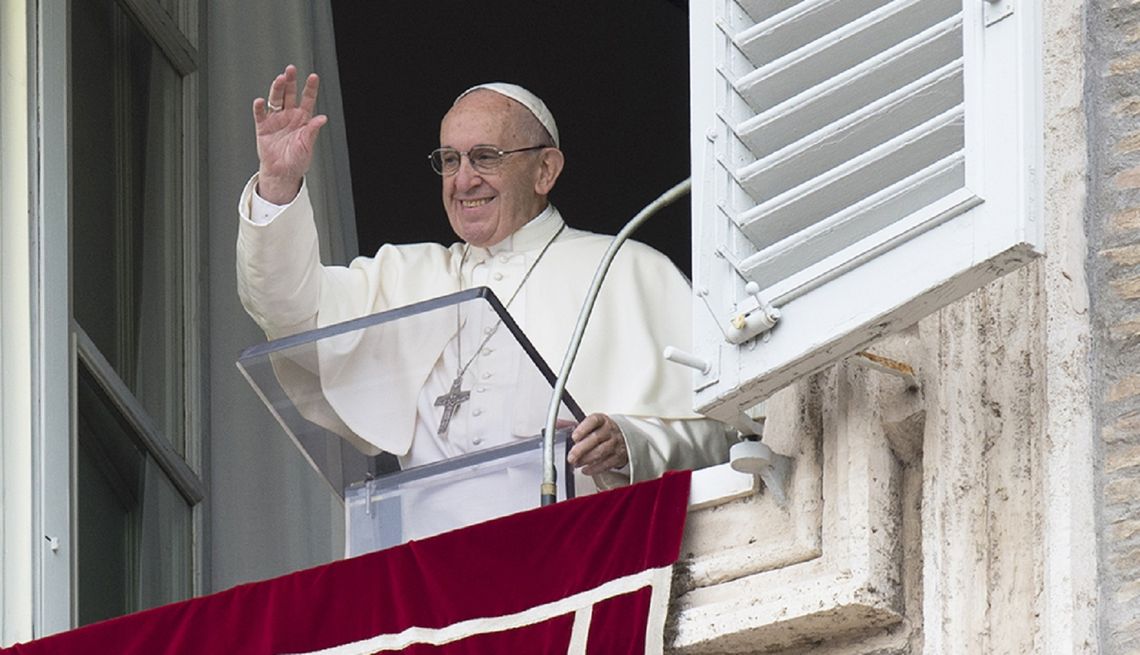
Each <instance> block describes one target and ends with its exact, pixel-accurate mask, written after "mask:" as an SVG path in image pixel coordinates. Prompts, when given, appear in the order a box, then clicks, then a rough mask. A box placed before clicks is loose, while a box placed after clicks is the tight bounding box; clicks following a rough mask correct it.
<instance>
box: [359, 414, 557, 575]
mask: <svg viewBox="0 0 1140 655" xmlns="http://www.w3.org/2000/svg"><path fill="white" fill-rule="evenodd" d="M569 435H570V430H569V428H567V429H562V430H559V431H558V432H557V433H556V435H555V462H556V467H557V470H558V479H559V480H567V481H568V485H566V486H563V485H560V486H559V491H558V500H560V501H561V500H565V499H566V497H567V491H569V492H570V493H569V495H571V496H572V495H573V476H572V475H571V476H570V477H569V478H567V477H565V475H564V474H565V471H566V468H565V465H564V463H565V458H566V442H567V438H568V437H569ZM541 480H542V438H541V437H535V438H532V439H527V440H525V441H522V442H520V443H516V444H507V445H504V446H498V447H496V448H492V449H488V450H484V451H480V452H477V453H471V454H469V455H464V456H462V457H453V458H451V459H445V460H441V461H439V462H436V463H434V464H425V465H423V466H417V467H415V468H411V469H408V470H405V471H399V472H396V473H390V474H387V475H383V476H381V477H378V478H374V479H371V480H365V481H363V482H358V483H356V484H353V485H350V486H349V487H348V489H346V490H345V496H344V505H345V521H346V525H347V526H348V528H347V534H348V538H347V540H346V544H345V549H346V551H347V553H346V554H347V555H348V556H349V557H352V556H354V555H360V554H363V553H369V552H372V551H375V550H380V549H382V548H388V547H389V546H395V545H398V544H402V543H404V542H406V541H410V540H412V539H424V538H426V537H430V536H433V535H437V534H440V533H441V532H447V531H448V530H454V529H456V528H461V527H464V526H467V525H472V524H475V523H481V522H483V521H488V520H490V519H493V518H498V517H500V516H506V515H508V514H514V513H515V512H521V511H524V510H528V509H533V508H535V507H538V505H539V496H540V493H539V487H538V485H537V484H536V481H541ZM568 487H569V489H568Z"/></svg>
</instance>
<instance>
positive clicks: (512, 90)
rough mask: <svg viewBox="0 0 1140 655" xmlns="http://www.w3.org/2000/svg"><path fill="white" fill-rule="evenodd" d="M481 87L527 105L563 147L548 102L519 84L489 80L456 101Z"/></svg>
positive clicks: (461, 94) (460, 95)
mask: <svg viewBox="0 0 1140 655" xmlns="http://www.w3.org/2000/svg"><path fill="white" fill-rule="evenodd" d="M479 89H486V90H488V91H494V92H495V93H498V94H499V95H501V96H506V97H507V98H510V99H511V100H514V101H515V102H517V103H519V104H520V105H522V106H523V107H526V108H527V110H528V111H530V113H531V114H534V117H535V118H537V119H538V122H539V123H542V126H543V127H544V128H546V131H547V133H549V134H550V138H551V139H553V140H554V146H555V147H556V148H560V147H562V146H561V145H560V144H559V142H558V125H556V124H555V123H554V114H551V113H550V110H549V109H547V108H546V103H545V102H543V101H542V99H541V98H539V97H538V96H536V95H534V94H533V93H531V92H530V91H527V90H526V89H524V88H522V87H521V86H519V85H517V84H509V83H507V82H487V83H486V84H478V85H476V86H473V87H471V88H470V89H467V90H466V91H464V92H463V93H460V94H459V95H458V96H456V98H455V102H459V99H460V98H462V97H463V96H465V95H467V94H468V93H471V92H472V91H478V90H479ZM455 102H453V103H452V105H454V104H455Z"/></svg>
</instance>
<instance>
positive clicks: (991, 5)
mask: <svg viewBox="0 0 1140 655" xmlns="http://www.w3.org/2000/svg"><path fill="white" fill-rule="evenodd" d="M983 2H984V4H985V7H986V17H985V21H986V27H989V26H990V25H993V24H994V23H996V22H998V21H1000V20H1002V19H1003V18H1008V17H1009V16H1012V15H1013V3H1014V0H983Z"/></svg>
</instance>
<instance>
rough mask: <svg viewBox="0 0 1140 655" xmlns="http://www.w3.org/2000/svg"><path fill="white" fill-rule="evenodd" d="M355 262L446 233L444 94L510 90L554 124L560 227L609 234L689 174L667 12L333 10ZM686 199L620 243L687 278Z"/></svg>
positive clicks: (677, 63) (647, 8) (675, 31)
mask: <svg viewBox="0 0 1140 655" xmlns="http://www.w3.org/2000/svg"><path fill="white" fill-rule="evenodd" d="M333 12H334V22H335V30H336V39H337V56H338V60H339V66H340V76H341V86H342V89H343V97H344V111H345V120H346V129H347V132H348V139H349V148H350V157H351V165H352V176H353V194H354V198H355V203H356V211H357V230H358V235H359V242H360V250H361V253H363V254H371V253H373V252H375V251H376V249H377V248H378V247H379V246H380V244H381V243H384V242H392V243H408V242H417V241H438V242H441V243H451V242H453V241H454V240H455V236H454V234H452V232H451V229H450V228H449V227H448V225H447V218H446V216H445V214H444V213H443V208H442V206H441V203H440V187H439V178H438V177H437V176H436V175H435V173H433V172H432V170H431V168H430V167H429V165H428V162H427V154H428V152H430V151H431V150H432V149H433V148H435V147H436V146H437V145H438V144H439V120H440V118H441V117H442V116H443V114H444V112H445V111H446V110H447V108H448V107H450V105H451V102H452V100H454V98H455V96H456V95H458V94H459V93H460V92H462V91H463V90H464V89H467V88H468V87H470V86H472V85H475V84H478V83H481V82H491V81H506V82H514V83H517V84H521V85H523V86H525V87H527V88H529V89H530V90H531V91H533V92H535V93H536V94H538V95H539V97H541V98H542V99H543V100H544V101H545V102H546V104H547V105H548V106H549V107H550V109H551V111H552V112H553V113H554V116H555V119H556V120H557V121H558V128H559V131H560V133H561V138H562V149H563V151H564V152H565V153H566V160H567V164H566V168H565V170H564V171H563V173H562V177H561V178H560V179H559V182H558V185H557V187H556V188H555V189H554V192H553V193H552V194H551V198H552V200H553V202H554V204H555V205H556V206H558V208H559V209H560V210H561V211H562V214H563V216H564V217H565V218H566V221H567V222H568V223H570V224H571V225H573V226H575V227H579V228H583V229H589V230H594V231H598V232H606V233H610V234H613V233H615V232H617V231H618V230H619V229H620V228H621V226H622V225H623V224H624V223H625V222H626V221H627V220H629V219H630V218H631V217H632V216H633V215H634V214H635V213H636V212H637V211H638V210H640V209H641V208H642V207H643V206H645V205H646V204H648V203H649V202H650V201H652V200H653V199H654V198H656V197H657V196H658V195H659V194H660V193H662V192H663V191H665V190H667V189H668V188H669V187H671V186H672V185H674V184H675V183H677V182H679V181H681V180H683V179H684V178H686V177H688V176H689V89H688V84H689V82H688V16H687V10H686V4H685V2H683V1H682V0H675V1H673V2H670V1H668V0H631V1H628V2H614V1H613V0H573V1H566V0H562V1H554V0H546V1H541V0H471V1H467V2H459V1H457V0H420V1H417V2H375V1H373V2H365V1H362V0H344V1H339V2H334V3H333ZM689 216H690V210H689V201H688V199H687V198H686V199H683V200H681V201H678V203H676V204H675V205H674V206H672V207H670V208H668V209H667V210H665V211H663V212H662V213H661V214H659V215H658V216H657V217H656V218H655V219H654V220H652V221H651V222H650V223H648V224H647V225H645V226H643V227H642V228H641V230H639V231H638V233H637V234H635V238H637V239H638V240H641V241H644V242H647V243H649V244H651V245H653V246H655V247H656V248H658V249H659V250H661V251H663V252H665V253H666V254H667V255H669V256H670V257H671V258H672V259H673V261H675V262H676V263H677V265H678V266H679V267H680V268H681V269H682V270H684V271H685V272H686V273H688V272H689V269H690V265H689V259H690V255H689V233H690V228H689Z"/></svg>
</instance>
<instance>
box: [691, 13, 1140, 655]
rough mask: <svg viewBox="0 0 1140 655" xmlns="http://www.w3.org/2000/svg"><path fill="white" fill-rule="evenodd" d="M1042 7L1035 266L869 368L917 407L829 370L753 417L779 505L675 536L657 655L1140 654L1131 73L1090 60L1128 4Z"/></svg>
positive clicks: (1134, 62) (1136, 104) (940, 318)
mask: <svg viewBox="0 0 1140 655" xmlns="http://www.w3.org/2000/svg"><path fill="white" fill-rule="evenodd" d="M1042 1H1043V6H1044V10H1043V12H1042V14H1043V24H1042V32H1043V39H1044V65H1043V82H1044V89H1043V90H1044V103H1043V119H1044V130H1045V145H1044V153H1043V154H1044V162H1043V163H1044V170H1043V171H1042V173H1041V181H1042V192H1043V194H1044V197H1043V199H1042V209H1043V211H1042V213H1041V219H1042V220H1044V221H1045V231H1046V249H1047V251H1048V254H1047V256H1046V257H1044V258H1042V259H1039V260H1037V261H1035V262H1033V263H1032V264H1030V265H1028V266H1026V267H1024V268H1022V269H1021V270H1019V271H1017V272H1015V273H1012V274H1010V275H1008V276H1006V277H1004V278H1002V279H999V280H997V281H996V282H994V283H992V284H990V285H988V286H987V287H986V288H984V289H981V290H979V291H977V292H975V293H973V294H971V295H969V296H968V297H966V298H964V299H962V300H960V301H959V302H957V303H954V304H953V305H951V306H949V307H947V308H945V309H943V310H941V311H939V312H937V313H935V314H933V315H931V316H928V317H927V318H925V319H923V320H922V321H920V322H919V323H918V325H916V326H914V327H912V328H911V329H909V330H907V331H905V332H904V333H902V334H898V335H894V336H891V337H888V338H886V339H884V340H881V341H880V342H878V343H876V344H873V345H872V347H871V350H872V351H873V352H874V353H875V354H878V355H881V356H885V357H889V358H892V359H896V360H899V361H902V362H905V363H907V364H909V365H910V366H911V367H913V369H914V370H915V373H916V377H917V380H918V381H919V383H920V386H919V388H917V389H913V388H908V387H907V386H906V384H905V381H903V380H900V379H899V378H896V377H892V376H890V375H886V374H883V373H879V372H877V371H873V370H870V369H867V368H866V367H863V366H860V365H859V363H858V361H857V359H847V360H845V361H843V362H840V363H837V364H835V365H833V366H831V367H829V368H828V369H826V370H824V371H822V372H820V373H818V374H816V375H814V376H811V377H810V378H808V379H805V380H803V381H801V382H799V383H797V384H795V385H793V386H792V387H791V388H789V389H785V390H784V391H782V392H780V393H778V394H776V395H775V396H774V397H773V398H771V399H770V400H769V401H768V403H767V405H766V409H767V413H768V428H767V430H766V436H765V441H766V442H768V443H769V445H770V446H772V448H773V449H775V450H776V451H778V452H781V453H785V454H788V455H791V456H793V457H794V458H795V467H794V472H793V474H792V476H791V480H790V482H789V484H788V487H787V489H786V493H787V499H788V500H787V502H786V503H780V502H778V501H777V499H776V498H774V497H773V495H772V494H763V495H761V496H758V497H754V498H750V499H745V500H740V501H735V502H734V503H731V504H728V505H724V506H721V507H717V508H714V509H711V510H705V511H701V512H698V513H695V514H693V515H691V517H690V521H689V524H688V526H687V528H686V541H685V545H684V549H683V554H682V563H681V564H682V565H681V567H680V568H681V574H680V575H679V576H678V578H677V580H676V584H675V597H674V600H673V605H672V608H671V617H670V623H669V644H670V647H671V648H670V650H671V652H675V653H685V654H689V653H693V654H696V653H767V652H778V653H819V654H833V655H861V654H872V653H873V654H875V655H886V654H888V653H892V654H898V655H903V654H906V655H917V654H918V653H932V654H933V653H937V654H939V655H944V654H958V653H960V654H962V655H967V654H970V655H972V654H975V653H1010V654H1014V653H1048V654H1054V653H1096V652H1105V653H1124V652H1137V648H1138V647H1140V639H1138V637H1137V633H1138V632H1140V626H1138V625H1137V624H1136V621H1137V618H1136V617H1137V611H1136V608H1137V607H1138V606H1140V576H1138V575H1137V572H1138V571H1140V373H1138V372H1137V371H1140V365H1138V364H1140V361H1137V359H1138V358H1140V348H1138V347H1137V346H1140V312H1137V311H1135V309H1134V308H1133V311H1132V312H1130V311H1129V309H1130V308H1131V307H1132V305H1131V303H1133V302H1134V301H1135V300H1136V299H1140V241H1138V239H1137V237H1140V194H1138V193H1137V190H1140V125H1138V127H1137V129H1135V130H1134V129H1132V127H1131V123H1140V121H1136V120H1135V119H1136V117H1137V116H1140V78H1138V77H1137V76H1140V55H1137V56H1135V57H1129V56H1127V55H1126V54H1120V55H1117V56H1114V57H1108V56H1103V55H1100V54H1098V53H1100V52H1101V51H1103V50H1106V49H1107V48H1108V47H1109V46H1111V47H1112V48H1114V49H1117V50H1121V51H1122V52H1126V51H1127V50H1128V48H1129V46H1130V44H1131V43H1133V42H1134V41H1136V40H1140V0H1129V1H1128V2H1125V1H1124V0H1113V1H1112V2H1108V3H1104V4H1103V6H1100V7H1095V8H1087V7H1086V2H1085V1H1084V0H1042ZM1016 10H1017V9H1016V7H1015V11H1016ZM1086 12H1088V15H1086ZM1089 32H1093V33H1095V38H1094V39H1093V40H1092V43H1093V45H1092V46H1091V50H1092V56H1091V57H1090V58H1089V59H1088V61H1087V62H1086V58H1085V53H1086V48H1088V47H1089V46H1087V45H1086V44H1087V43H1089V39H1088V33H1089ZM1114 51H1115V50H1114ZM1098 57H1099V59H1098ZM1098 62H1102V63H1101V64H1098ZM1086 70H1087V71H1092V72H1093V73H1097V75H1092V76H1091V77H1092V78H1094V80H1093V81H1092V82H1091V83H1090V84H1089V87H1090V88H1089V89H1088V90H1086V85H1085V73H1086ZM1098 71H1099V73H1098ZM1133 71H1135V72H1133ZM1100 73H1103V76H1101V75H1100ZM1100 86H1105V87H1107V86H1112V89H1114V91H1113V92H1112V93H1109V92H1108V91H1107V89H1100ZM1133 90H1136V94H1135V95H1133ZM1113 94H1115V97H1114V95H1113ZM1086 107H1092V108H1093V111H1092V112H1091V120H1090V111H1089V110H1088V109H1086ZM1106 131H1108V132H1110V133H1113V134H1117V135H1119V136H1118V138H1117V140H1116V141H1113V142H1111V143H1109V142H1107V141H1105V140H1103V139H1098V137H1097V136H1096V135H1097V134H1100V133H1104V132H1106ZM1089 135H1091V136H1089ZM1089 143H1094V144H1096V145H1095V146H1094V148H1093V152H1094V154H1095V157H1094V159H1093V161H1094V162H1095V166H1096V167H1095V168H1094V169H1093V170H1096V171H1098V172H1097V175H1095V176H1093V182H1092V187H1091V188H1092V190H1093V194H1094V196H1093V197H1094V202H1093V203H1092V206H1093V210H1094V211H1092V212H1091V213H1090V212H1089V209H1088V208H1089V196H1088V191H1087V186H1088V180H1089V174H1088V171H1089V170H1090V168H1089V164H1088V153H1089V147H1088V146H1089ZM1109 162H1111V164H1109ZM1098 178H1099V180H1098ZM1109 201H1111V202H1109ZM1106 206H1111V209H1106ZM1086 227H1087V228H1088V230H1089V234H1090V236H1091V237H1092V243H1091V244H1090V243H1089V242H1088V241H1086ZM1133 242H1137V243H1136V245H1133ZM1090 245H1091V249H1092V252H1094V253H1095V254H1094V255H1093V256H1092V260H1091V262H1087V261H1086V259H1087V253H1088V252H1089V251H1090ZM1086 263H1088V269H1087V270H1089V271H1090V272H1091V277H1090V278H1086ZM1090 289H1093V290H1096V291H1095V292H1094V294H1093V295H1094V298H1095V299H1096V301H1097V302H1096V303H1095V304H1094V305H1093V312H1094V313H1093V314H1092V318H1093V320H1094V321H1096V323H1095V331H1094V330H1093V326H1090V311H1089V292H1090ZM1093 335H1095V336H1096V338H1095V339H1094V338H1093ZM1105 342H1107V343H1105ZM1102 344H1103V345H1102ZM1094 348H1096V349H1097V350H1094ZM1092 352H1096V353H1097V355H1096V356H1095V357H1093V356H1092V355H1091V354H1090V353H1092ZM1090 363H1091V366H1090ZM1094 376H1095V377H1094ZM1094 409H1095V412H1097V413H1099V420H1100V422H1101V423H1102V424H1103V426H1104V429H1103V430H1102V431H1101V434H1102V435H1103V437H1104V439H1103V442H1102V443H1103V446H1098V441H1097V439H1096V436H1095V435H1096V433H1095V430H1094V428H1095V427H1096V425H1097V423H1096V422H1095V421H1094ZM1098 447H1103V449H1104V457H1103V460H1102V459H1100V458H1098ZM1098 476H1103V485H1101V484H1100V483H1099V482H1098V481H1099V478H1098ZM1101 525H1103V527H1104V530H1103V532H1104V534H1105V538H1104V539H1103V540H1101V541H1100V542H1099V548H1100V549H1101V552H1100V556H1099V557H1098V552H1097V548H1098V540H1097V534H1098V528H1099V527H1100V526H1101ZM1098 566H1099V569H1098ZM1098 575H1099V576H1100V577H1099V578H1098ZM1098 580H1099V582H1098ZM1098 595H1099V601H1100V602H1099V607H1098ZM1098 612H1099V614H1098Z"/></svg>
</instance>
